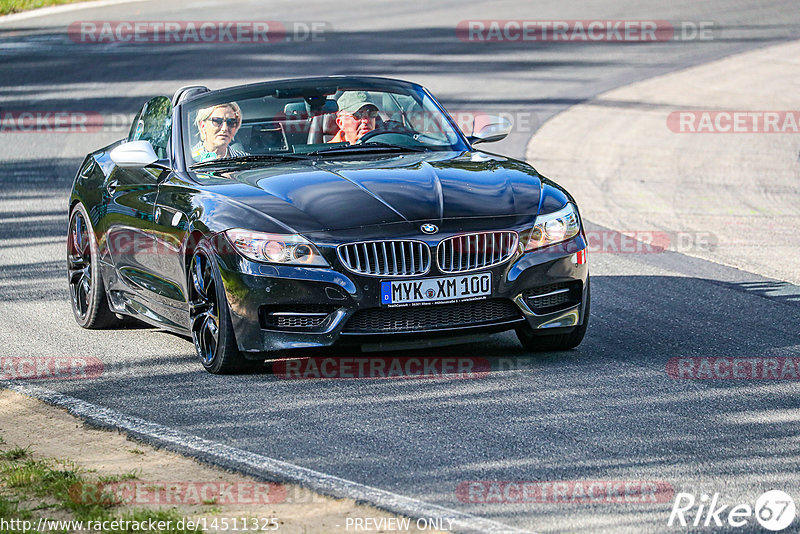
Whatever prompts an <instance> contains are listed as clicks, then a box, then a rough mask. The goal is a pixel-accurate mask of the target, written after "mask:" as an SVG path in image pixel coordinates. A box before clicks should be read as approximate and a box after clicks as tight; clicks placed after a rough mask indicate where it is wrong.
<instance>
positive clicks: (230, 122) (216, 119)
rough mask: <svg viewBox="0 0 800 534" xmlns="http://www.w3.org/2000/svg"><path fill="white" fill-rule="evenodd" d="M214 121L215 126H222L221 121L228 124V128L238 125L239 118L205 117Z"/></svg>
mask: <svg viewBox="0 0 800 534" xmlns="http://www.w3.org/2000/svg"><path fill="white" fill-rule="evenodd" d="M206 120H207V121H211V122H213V123H214V126H216V127H217V128H222V123H225V124H227V125H228V128H231V129H233V128H236V126H238V125H239V119H223V118H222V117H209V118H207V119H206Z"/></svg>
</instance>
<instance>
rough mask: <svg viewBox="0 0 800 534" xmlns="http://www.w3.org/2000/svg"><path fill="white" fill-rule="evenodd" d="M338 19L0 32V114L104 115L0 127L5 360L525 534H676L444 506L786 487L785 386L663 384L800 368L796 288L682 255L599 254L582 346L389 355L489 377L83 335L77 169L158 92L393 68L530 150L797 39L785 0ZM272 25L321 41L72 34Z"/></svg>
mask: <svg viewBox="0 0 800 534" xmlns="http://www.w3.org/2000/svg"><path fill="white" fill-rule="evenodd" d="M333 5H334V4H332V3H330V2H309V3H305V4H303V5H302V7H299V6H298V4H297V3H296V2H270V3H269V4H268V5H265V4H261V3H256V2H245V1H230V2H224V3H214V2H210V1H207V2H194V3H189V2H180V1H176V2H171V3H165V2H140V3H135V4H121V5H116V6H110V7H104V8H97V9H92V10H82V11H81V10H78V11H71V12H67V13H64V14H62V15H59V16H53V17H42V18H31V19H24V20H19V21H16V22H14V21H12V22H5V23H2V22H0V94H1V95H2V97H1V100H0V107H1V108H2V109H1V110H0V118H1V117H2V113H4V112H6V111H9V110H12V111H14V112H21V111H34V112H35V111H72V112H85V111H96V112H98V113H100V114H101V116H102V118H103V120H104V121H105V124H104V126H103V128H100V130H99V131H96V132H94V133H74V134H63V133H47V132H28V133H11V132H8V131H2V132H0V183H2V188H1V189H2V190H0V266H2V269H0V281H2V284H1V285H0V299H1V300H0V313H1V314H2V317H3V321H2V322H1V323H0V346H1V347H2V349H0V354H2V355H5V356H22V355H27V356H64V355H76V356H87V357H89V356H91V357H97V358H99V359H100V360H102V361H103V363H104V373H103V375H102V376H101V377H100V378H99V379H96V380H92V381H63V382H48V383H46V384H45V383H44V382H40V385H46V386H47V387H49V388H51V389H54V390H58V391H62V392H64V393H67V394H69V395H72V396H74V397H77V398H80V399H84V400H87V401H89V402H92V403H95V404H98V405H101V406H106V407H109V408H113V409H116V410H119V411H121V412H124V413H126V414H130V415H134V416H138V417H141V418H143V419H146V420H150V421H153V422H156V423H160V424H163V425H167V426H170V427H173V428H177V429H180V430H182V431H185V432H188V433H190V434H194V435H197V436H201V437H204V438H207V439H210V440H213V441H219V442H222V443H225V444H228V445H232V446H235V447H238V448H241V449H244V450H248V451H253V452H258V453H260V454H264V455H267V456H271V457H273V458H277V459H280V460H285V461H288V462H292V463H295V464H298V465H301V466H304V467H308V468H311V469H315V470H318V471H322V472H325V473H329V474H332V475H335V476H338V477H342V478H345V479H349V480H352V481H356V482H359V483H362V484H366V485H370V486H374V487H378V488H382V489H386V490H390V491H393V492H396V493H399V494H402V495H407V496H409V497H414V498H417V499H420V500H423V501H426V502H430V503H434V504H439V505H442V506H446V507H448V508H453V509H457V510H463V511H467V512H470V513H474V514H477V515H481V516H484V517H488V518H492V519H496V520H498V521H501V522H503V523H505V524H508V525H511V526H515V527H518V528H522V529H527V530H532V531H546V532H575V531H583V532H600V531H608V532H643V531H648V532H656V531H663V532H674V531H679V530H680V529H675V528H669V527H667V524H666V523H667V519H668V517H669V510H670V507H671V501H669V502H661V503H658V504H630V503H628V504H620V503H605V504H594V505H589V504H563V503H560V504H559V503H528V504H510V503H503V504H479V503H474V502H464V500H461V499H459V496H458V495H457V492H456V490H457V488H458V487H459V484H460V483H462V482H464V481H481V480H499V481H575V480H579V481H586V480H621V481H642V480H645V481H663V482H664V483H666V484H667V485H668V486H669V487H671V488H672V489H673V490H674V491H681V490H684V489H686V490H688V491H693V492H695V493H696V495H698V496H699V494H700V492H707V493H714V492H720V493H721V494H722V496H723V498H724V500H725V501H726V502H729V503H731V504H734V503H738V502H748V501H749V502H751V503H752V502H753V501H754V500H755V499H756V498H757V497H758V496H759V495H760V493H761V492H763V491H764V490H767V489H773V488H777V489H784V490H786V491H789V492H790V493H792V492H794V495H795V497H797V496H798V495H799V494H800V493H799V492H798V490H800V487H799V484H798V478H797V471H798V463H800V441H798V439H797V435H798V433H799V432H800V416H798V401H797V398H798V393H800V386H798V383H797V381H792V380H779V381H773V380H768V381H755V380H676V379H673V378H671V377H670V376H669V375H668V373H667V362H668V361H669V359H670V358H674V357H736V358H739V357H764V356H766V357H788V356H793V357H800V337H799V336H798V332H797V325H798V324H800V288H798V287H797V286H792V285H789V284H783V283H779V282H777V281H774V280H769V279H765V278H762V277H760V276H758V275H755V274H750V273H747V272H745V271H738V270H734V269H731V268H727V267H723V266H719V265H716V264H714V263H711V262H708V261H704V260H699V259H694V258H688V257H686V256H682V255H680V254H676V253H662V254H624V253H620V254H610V253H609V254H595V255H592V256H591V258H590V264H591V269H592V276H593V278H592V289H593V299H592V300H593V303H592V304H593V307H592V316H591V326H590V329H589V331H588V333H587V336H586V339H585V341H584V342H583V344H582V345H581V346H580V347H579V348H578V349H576V350H573V351H569V352H564V353H553V354H547V355H543V356H534V355H529V354H526V353H525V352H523V350H522V349H521V348H520V346H519V345H518V343H517V341H516V339H515V338H514V336H513V335H512V334H502V335H496V336H493V337H492V338H490V339H489V340H488V341H486V342H480V343H473V344H468V345H461V346H456V347H450V348H446V349H437V350H436V351H435V352H432V351H415V352H412V353H403V354H402V355H404V356H410V355H417V356H432V355H435V356H446V355H449V356H474V357H485V358H489V359H490V361H491V362H492V367H493V371H492V372H491V373H489V374H488V376H486V377H484V378H479V379H473V380H346V381H325V380H323V381H319V380H282V379H280V378H278V377H276V376H274V375H273V374H271V373H269V372H264V373H259V374H255V375H246V376H237V377H218V376H211V375H208V374H206V373H205V372H204V371H202V370H201V369H200V366H199V364H198V363H196V362H195V361H194V355H193V350H192V346H191V344H190V343H189V342H188V341H186V340H185V339H183V338H180V337H177V336H174V335H171V334H168V333H164V332H160V331H157V330H154V329H151V328H132V329H127V330H118V331H84V330H81V329H80V328H78V326H77V325H76V324H75V322H74V320H73V318H72V315H71V311H70V307H69V303H68V301H67V296H68V295H67V288H66V281H65V265H64V236H65V234H66V212H65V210H66V196H67V194H68V190H69V187H70V183H71V179H72V177H73V175H74V172H75V170H76V169H77V165H78V164H79V163H80V160H81V158H82V157H83V155H84V154H85V153H86V152H88V151H90V150H92V149H94V148H96V147H99V146H103V145H105V144H107V143H109V142H111V141H113V140H115V139H117V138H120V137H123V136H124V134H125V130H126V129H127V125H126V124H124V120H123V119H125V118H126V117H127V116H129V115H131V114H132V113H134V112H135V110H136V109H138V107H139V106H140V105H141V103H142V102H143V101H144V100H146V99H147V98H149V97H150V96H152V95H155V94H168V95H170V94H172V92H173V91H174V90H175V89H176V88H177V87H179V86H181V85H186V84H190V83H198V82H200V83H206V84H207V85H209V86H211V87H222V86H225V85H228V84H231V83H240V82H249V81H256V80H262V79H272V78H283V77H291V76H303V75H311V74H313V75H323V74H343V73H360V74H375V75H387V76H393V77H399V78H406V79H410V80H414V81H419V82H421V83H423V84H424V85H426V86H427V87H428V88H429V89H431V91H432V92H433V93H434V94H436V95H437V96H439V97H440V99H441V100H442V101H443V103H444V104H445V105H446V106H447V107H448V109H450V110H467V111H474V110H478V111H495V112H505V113H512V114H514V115H515V117H516V118H518V119H522V120H519V121H518V124H519V125H520V126H518V127H517V128H516V129H515V131H514V132H513V134H512V135H511V136H510V137H509V138H508V139H507V140H505V141H503V142H501V143H497V144H495V145H492V146H491V150H493V151H497V152H501V153H506V154H509V155H512V156H517V157H522V156H523V155H524V150H525V146H526V143H527V141H528V139H529V138H530V136H531V135H532V133H533V131H534V130H535V129H536V128H537V127H538V125H540V124H541V122H542V121H544V120H546V118H548V117H550V116H552V115H553V114H554V113H557V112H558V111H561V110H563V109H565V108H567V107H568V106H570V105H571V104H574V103H577V102H580V101H582V100H584V99H586V98H589V97H591V96H592V95H595V94H598V93H599V92H602V91H605V90H608V89H610V88H613V87H617V86H621V85H624V84H627V83H630V82H632V81H636V80H640V79H645V78H647V77H650V76H653V75H655V74H659V73H663V72H668V71H672V70H677V69H680V68H683V67H686V66H689V65H694V64H699V63H702V62H705V61H708V60H711V59H714V58H718V57H724V56H726V55H729V54H733V53H736V52H739V51H743V50H748V49H752V48H756V47H760V46H766V45H769V44H774V43H777V42H781V41H784V40H790V39H797V38H800V24H799V23H800V12H799V11H798V10H797V8H796V3H795V2H792V1H785V2H731V1H728V2H724V1H705V2H694V1H687V2H670V3H665V2H655V1H650V0H648V1H644V2H633V1H629V2H612V1H609V0H604V1H602V2H594V1H592V2H589V1H582V2H575V3H569V4H568V3H565V2H553V1H547V2H537V3H531V2H522V1H514V2H511V1H509V2H495V3H491V4H487V5H483V3H480V2H464V1H457V2H456V1H444V2H436V3H435V5H430V4H428V3H422V2H402V3H401V2H397V3H378V2H364V3H359V4H358V5H357V6H356V5H355V4H351V3H348V4H347V7H346V8H345V7H337V8H335V9H333ZM351 6H352V7H351ZM488 18H492V19H538V20H554V19H558V20H576V19H577V20H587V19H603V20H605V19H627V20H632V19H645V20H666V21H671V22H673V23H679V22H680V21H693V22H699V21H713V22H714V23H715V30H714V39H713V40H710V41H699V40H692V41H683V42H680V41H670V42H663V43H647V44H637V43H575V42H570V43H558V44H555V43H531V42H526V43H520V42H516V43H509V42H498V43H475V42H463V41H461V40H459V39H458V38H457V37H456V34H455V27H456V25H457V24H458V22H460V21H462V20H470V19H488ZM265 19H266V20H277V21H284V22H288V21H301V22H303V23H310V22H323V23H325V24H326V25H327V26H326V28H327V31H326V32H325V40H324V41H316V42H304V43H276V44H270V45H257V46H256V45H246V44H225V45H222V44H217V45H202V44H182V45H174V44H172V45H165V44H150V45H142V44H138V45H134V44H126V43H116V44H114V45H98V44H94V45H92V44H82V43H76V42H74V41H72V40H70V38H69V37H68V36H67V34H66V28H67V26H68V25H69V24H70V23H71V22H74V21H81V20H92V21H100V20H116V21H119V20H150V21H153V20H265ZM742 83H757V80H743V82H742ZM765 106H766V104H765ZM526 122H527V124H528V125H527V126H521V124H523V123H526ZM487 148H489V147H488V146H487ZM534 163H535V162H534ZM553 178H555V179H557V178H558V177H553ZM587 219H588V220H589V221H590V222H591V215H590V214H587ZM787 261H792V260H787ZM793 261H796V260H793ZM323 354H324V353H323ZM337 354H340V355H342V354H345V355H346V354H348V353H347V352H342V351H340V352H338V353H337ZM753 529H754V527H752V526H751V528H749V529H748V531H753ZM684 530H685V529H684ZM719 530H720V529H716V530H715V531H719ZM740 530H741V529H740Z"/></svg>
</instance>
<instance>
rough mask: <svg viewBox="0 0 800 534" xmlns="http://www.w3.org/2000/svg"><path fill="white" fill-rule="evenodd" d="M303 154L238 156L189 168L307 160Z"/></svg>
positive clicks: (278, 153)
mask: <svg viewBox="0 0 800 534" xmlns="http://www.w3.org/2000/svg"><path fill="white" fill-rule="evenodd" d="M307 159H309V158H308V157H306V155H305V154H293V153H291V152H276V153H274V154H251V155H249V156H238V157H234V158H217V159H210V160H208V161H201V162H200V163H195V164H194V165H191V166H189V168H190V169H198V168H202V167H214V166H217V165H235V164H237V163H253V162H259V161H281V160H307Z"/></svg>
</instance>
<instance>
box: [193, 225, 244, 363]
mask: <svg viewBox="0 0 800 534" xmlns="http://www.w3.org/2000/svg"><path fill="white" fill-rule="evenodd" d="M188 282H189V328H190V330H191V332H192V342H193V343H194V348H195V353H196V354H197V356H198V357H199V358H200V363H202V364H203V367H204V368H205V370H206V371H208V372H209V373H212V374H234V373H238V372H241V371H244V370H247V369H249V368H250V367H251V365H250V362H249V361H248V360H245V358H244V357H243V356H242V354H241V352H239V347H238V346H237V345H236V337H235V335H234V332H233V324H232V323H231V315H230V309H229V307H228V300H227V298H226V296H225V288H224V286H223V285H222V276H221V275H220V272H219V267H218V266H217V262H216V261H215V260H214V255H213V252H212V250H211V246H210V245H209V244H208V242H207V241H201V242H200V243H199V244H198V246H197V248H196V249H195V251H194V254H193V255H192V261H191V262H190V263H189V272H188Z"/></svg>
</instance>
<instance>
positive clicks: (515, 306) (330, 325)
mask: <svg viewBox="0 0 800 534" xmlns="http://www.w3.org/2000/svg"><path fill="white" fill-rule="evenodd" d="M220 239H224V238H222V237H220ZM585 248H586V242H585V240H584V237H583V235H582V234H581V235H578V236H576V237H575V238H574V239H573V240H571V241H568V242H566V243H563V244H560V245H558V246H555V247H547V248H544V249H541V250H537V251H533V252H528V253H517V254H515V255H514V257H512V258H511V259H510V260H509V261H506V262H505V263H503V264H501V265H497V266H494V267H491V268H488V269H485V270H482V271H480V272H489V273H491V275H492V295H491V296H490V297H488V298H487V299H485V300H481V301H472V302H470V303H463V305H461V307H460V308H457V309H456V308H451V309H450V310H446V309H445V308H438V307H440V306H459V304H432V305H429V306H416V307H413V308H414V310H413V311H412V310H411V308H393V309H394V310H398V309H400V310H406V311H400V312H386V311H385V309H382V308H381V305H380V296H381V278H380V277H374V276H364V275H359V274H354V273H351V272H349V271H347V270H346V269H345V268H344V267H343V266H342V265H341V264H339V263H338V262H333V263H332V265H333V267H331V268H319V267H317V268H308V267H296V266H282V265H267V264H260V263H256V262H252V261H249V260H247V259H245V258H243V257H241V256H239V255H237V254H230V253H228V254H218V255H217V262H218V265H219V268H220V273H221V275H222V279H223V284H224V286H225V292H226V295H227V299H228V304H229V307H230V311H231V321H232V323H233V328H234V332H235V334H236V341H237V343H238V346H239V349H240V350H241V351H243V352H246V353H256V352H263V351H276V350H283V349H292V348H308V347H325V346H331V345H334V344H362V343H382V342H386V341H394V340H396V341H402V340H409V339H424V338H442V337H445V338H446V337H452V336H464V335H465V334H475V333H479V332H499V331H503V330H509V329H512V328H514V327H516V326H518V325H524V324H526V323H527V325H528V326H530V328H532V329H533V330H535V331H540V332H542V333H543V334H544V333H547V331H548V329H550V328H556V329H558V330H559V331H564V329H565V328H567V329H568V328H572V327H577V326H579V325H580V324H582V323H583V321H584V304H585V302H586V291H587V281H588V277H589V270H588V265H587V264H586V263H585V261H584V262H580V261H579V260H578V257H579V256H578V255H577V254H576V252H578V251H580V250H585ZM227 250H229V249H227ZM584 258H585V256H584ZM442 276H452V275H449V274H446V273H441V272H439V271H438V270H437V269H436V267H435V266H433V267H432V268H431V271H430V272H429V273H428V274H427V275H426V276H425V277H426V278H435V277H442ZM408 279H409V280H411V279H419V277H415V278H408ZM540 304H541V305H540ZM482 307H484V308H485V309H486V310H487V313H486V314H485V315H484V312H483V308H482ZM445 311H447V313H444V315H442V314H437V312H445ZM450 311H454V312H455V311H458V312H459V313H461V312H469V313H468V314H467V315H465V317H481V318H486V320H481V319H476V320H472V321H469V320H467V322H466V323H462V324H458V322H457V319H456V323H453V322H452V320H451V319H452V317H453V314H452V313H450ZM359 312H361V313H359ZM356 314H359V315H356ZM409 314H412V315H415V317H416V319H415V323H414V327H413V328H407V327H403V326H400V327H397V328H394V327H392V326H391V325H393V324H400V323H399V322H397V323H396V322H395V321H393V319H392V318H391V317H392V316H397V315H406V316H407V315H409ZM440 315H441V316H443V317H447V318H448V320H451V322H450V323H447V322H445V323H442V319H441V317H440ZM375 320H377V321H379V322H380V323H381V324H383V325H384V326H385V325H387V324H388V325H389V327H388V328H379V329H373V330H370V327H369V326H365V325H370V324H373V323H371V322H370V321H373V322H374V321H375ZM425 321H429V324H428V323H426V322H425ZM403 324H408V320H407V317H406V320H405V322H403Z"/></svg>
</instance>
